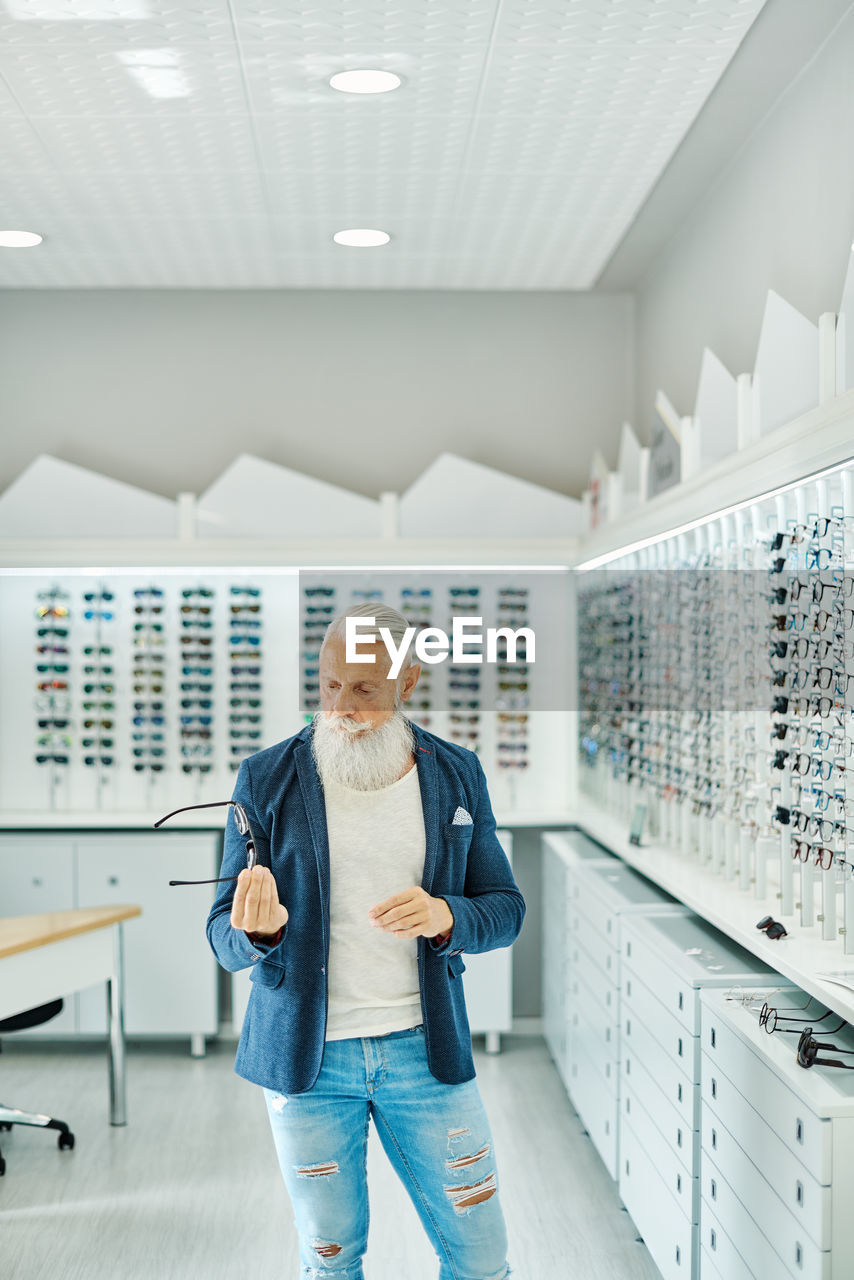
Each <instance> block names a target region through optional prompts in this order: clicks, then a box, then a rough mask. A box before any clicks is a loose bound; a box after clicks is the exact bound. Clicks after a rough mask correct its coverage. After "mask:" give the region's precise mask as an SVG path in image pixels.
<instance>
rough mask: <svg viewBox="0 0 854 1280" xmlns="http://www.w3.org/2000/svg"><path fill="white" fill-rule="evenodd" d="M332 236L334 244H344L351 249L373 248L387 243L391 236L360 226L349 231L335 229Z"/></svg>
mask: <svg viewBox="0 0 854 1280" xmlns="http://www.w3.org/2000/svg"><path fill="white" fill-rule="evenodd" d="M332 238H333V240H334V241H335V243H336V244H346V245H348V246H349V247H350V248H351V249H375V248H377V247H378V246H379V245H381V244H388V242H389V240H390V239H391V236H390V235H389V234H388V233H387V232H385V231H370V230H368V228H366V227H361V228H353V229H351V230H350V231H336V232H335V235H334V236H333V237H332Z"/></svg>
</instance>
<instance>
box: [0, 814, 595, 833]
mask: <svg viewBox="0 0 854 1280" xmlns="http://www.w3.org/2000/svg"><path fill="white" fill-rule="evenodd" d="M493 813H494V816H495V821H496V823H497V825H498V826H499V827H509V828H511V829H512V828H513V827H568V826H571V825H572V824H573V822H574V821H575V820H576V817H575V815H573V814H572V813H570V812H569V810H556V809H542V810H538V809H530V810H519V811H518V812H516V811H514V810H502V809H495V810H493ZM162 816H163V815H162V814H161V813H158V814H156V815H155V816H152V814H150V813H103V812H98V811H97V810H92V811H91V812H88V813H86V812H66V813H60V812H56V811H54V812H51V811H48V810H33V811H30V812H25V811H18V812H15V811H9V812H6V813H3V814H0V831H39V830H44V831H86V830H98V831H105V830H109V831H136V830H143V831H147V830H150V829H151V828H153V826H154V823H155V821H156V820H157V818H160V817H162ZM169 826H170V828H178V827H180V828H181V829H182V830H186V831H221V830H222V829H223V826H224V824H223V823H222V822H217V821H214V820H211V821H209V822H205V821H204V820H203V819H200V818H199V817H198V816H196V817H193V815H192V814H188V813H181V814H178V815H177V817H175V818H170V819H169Z"/></svg>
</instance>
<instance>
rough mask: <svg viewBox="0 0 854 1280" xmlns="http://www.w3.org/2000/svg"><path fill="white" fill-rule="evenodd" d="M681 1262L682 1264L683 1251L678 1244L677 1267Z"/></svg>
mask: <svg viewBox="0 0 854 1280" xmlns="http://www.w3.org/2000/svg"><path fill="white" fill-rule="evenodd" d="M681 1262H682V1250H681V1249H680V1248H679V1245H678V1244H677V1246H676V1265H677V1267H678V1266H679V1265H680V1264H681Z"/></svg>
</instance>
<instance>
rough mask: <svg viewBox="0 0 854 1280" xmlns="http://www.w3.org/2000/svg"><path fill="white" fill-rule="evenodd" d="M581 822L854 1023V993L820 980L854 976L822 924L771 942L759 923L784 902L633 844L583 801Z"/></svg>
mask: <svg viewBox="0 0 854 1280" xmlns="http://www.w3.org/2000/svg"><path fill="white" fill-rule="evenodd" d="M575 821H576V824H577V825H578V827H580V829H581V830H582V831H584V832H585V833H586V834H587V835H589V836H591V837H592V838H593V839H594V840H597V841H598V842H599V843H600V844H602V845H603V846H604V847H605V848H606V849H607V850H609V851H611V852H613V853H615V854H617V856H618V857H620V858H622V859H623V860H624V861H625V862H627V863H628V864H629V866H632V867H634V868H635V870H636V871H640V872H641V874H642V875H645V876H647V877H648V878H649V879H650V880H652V881H653V882H654V883H655V884H657V885H659V886H660V887H661V888H662V889H666V890H667V892H668V893H671V894H672V895H673V897H674V898H678V899H679V901H680V902H682V903H684V904H685V906H686V907H690V909H691V910H692V911H694V912H696V914H697V915H699V916H702V917H703V918H704V919H705V920H708V921H709V923H710V924H713V925H714V926H715V927H716V928H718V929H721V930H722V931H723V932H724V933H726V934H727V935H728V936H729V937H730V938H732V940H733V941H734V942H737V943H739V944H740V945H741V946H742V947H744V948H745V949H746V950H747V951H751V952H752V953H753V954H754V955H756V956H759V957H761V959H763V960H764V961H765V962H766V963H767V964H770V965H772V966H773V967H774V969H776V970H777V972H778V973H781V974H782V975H783V976H784V977H786V978H789V979H791V980H792V981H793V982H795V983H797V985H798V986H799V987H802V988H803V990H804V991H806V992H808V993H809V994H810V995H812V996H815V997H816V998H817V999H818V1000H821V1001H822V1003H823V1004H825V1005H826V1006H827V1007H828V1008H829V1009H833V1010H834V1012H836V1013H838V1014H839V1015H840V1016H841V1017H843V1018H845V1019H846V1020H847V1021H849V1022H854V991H848V990H847V989H846V988H845V987H841V986H838V985H837V984H835V983H832V982H826V981H823V980H822V979H821V978H819V977H817V976H816V975H817V974H818V973H821V972H823V971H827V970H830V969H842V968H845V969H851V970H852V971H854V962H852V958H851V957H845V956H843V955H842V954H841V950H840V948H839V947H838V946H836V947H834V946H830V945H828V943H827V941H825V940H823V939H822V937H821V926H820V925H813V926H812V927H810V928H801V927H799V926H798V925H797V924H794V923H791V922H790V921H789V919H788V918H787V919H786V920H785V921H784V923H785V924H786V928H787V929H788V936H787V937H785V938H781V939H779V940H777V941H774V940H772V939H769V938H767V937H766V936H765V934H764V933H761V932H760V931H758V930H757V928H756V923H757V921H758V920H759V919H761V918H762V917H763V916H765V915H774V916H775V917H777V918H779V917H778V913H779V910H780V907H779V902H778V901H777V899H776V898H775V897H773V896H772V895H770V894H769V895H768V896H766V897H765V898H761V899H760V898H754V897H753V896H752V893H749V892H746V891H741V890H739V889H738V888H737V887H736V886H735V885H733V883H732V882H728V881H723V880H722V879H721V877H720V876H718V875H713V874H712V873H710V872H709V871H708V870H706V868H704V867H703V866H701V865H700V863H699V860H698V858H697V857H690V856H688V855H685V854H683V853H676V852H674V851H673V850H672V849H669V848H666V847H664V846H660V845H655V844H647V845H641V846H640V847H638V846H635V845H632V844H630V843H629V833H628V829H627V823H626V821H625V819H624V818H615V817H614V816H613V815H612V814H611V813H610V812H608V811H607V810H605V809H602V808H601V807H600V806H599V805H596V804H594V803H593V802H592V801H590V800H587V799H583V800H581V801H579V804H578V806H577V808H576V810H575Z"/></svg>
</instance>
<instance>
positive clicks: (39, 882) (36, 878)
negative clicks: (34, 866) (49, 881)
mask: <svg viewBox="0 0 854 1280" xmlns="http://www.w3.org/2000/svg"><path fill="white" fill-rule="evenodd" d="M33 884H34V885H35V887H36V888H37V889H40V888H41V887H42V885H43V884H44V881H43V880H42V878H41V876H33Z"/></svg>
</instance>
